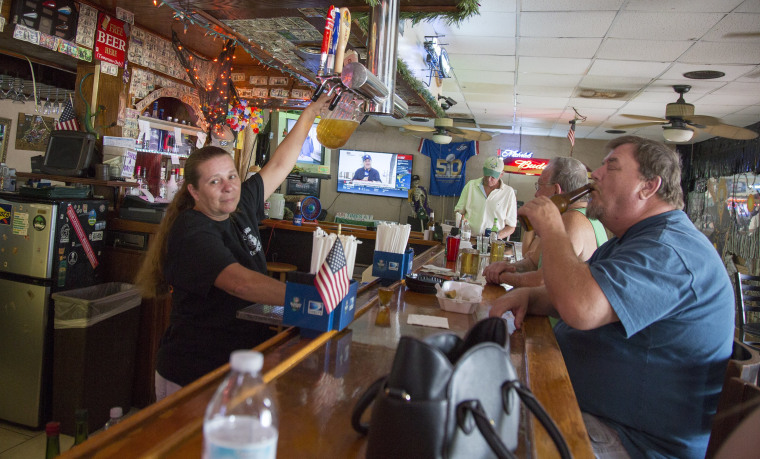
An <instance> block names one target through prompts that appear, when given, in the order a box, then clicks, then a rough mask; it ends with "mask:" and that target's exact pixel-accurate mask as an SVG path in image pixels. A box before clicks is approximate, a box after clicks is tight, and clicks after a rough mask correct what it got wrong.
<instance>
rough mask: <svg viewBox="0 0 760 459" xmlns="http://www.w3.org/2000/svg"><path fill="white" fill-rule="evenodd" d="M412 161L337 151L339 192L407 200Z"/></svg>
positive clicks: (397, 155) (393, 155)
mask: <svg viewBox="0 0 760 459" xmlns="http://www.w3.org/2000/svg"><path fill="white" fill-rule="evenodd" d="M367 159H368V161H367ZM413 160H414V156H412V155H406V154H400V153H383V152H377V151H362V150H340V152H339V156H338V192H340V193H356V194H368V195H372V196H385V197H390V198H404V199H407V198H408V197H409V187H410V186H411V183H412V162H413Z"/></svg>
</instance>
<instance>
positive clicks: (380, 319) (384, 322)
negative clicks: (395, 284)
mask: <svg viewBox="0 0 760 459" xmlns="http://www.w3.org/2000/svg"><path fill="white" fill-rule="evenodd" d="M391 298H393V289H392V288H388V287H380V288H378V289H377V299H378V301H379V303H380V307H379V308H378V309H377V316H376V317H375V325H376V326H378V327H390V326H391V310H390V308H389V305H390V304H391Z"/></svg>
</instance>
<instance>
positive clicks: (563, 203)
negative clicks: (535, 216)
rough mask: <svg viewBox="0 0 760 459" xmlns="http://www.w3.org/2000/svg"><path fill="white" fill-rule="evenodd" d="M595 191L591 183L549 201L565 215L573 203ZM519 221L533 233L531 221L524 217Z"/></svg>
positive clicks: (526, 229) (555, 196)
mask: <svg viewBox="0 0 760 459" xmlns="http://www.w3.org/2000/svg"><path fill="white" fill-rule="evenodd" d="M593 189H594V188H593V185H592V184H591V183H589V184H588V185H584V186H582V187H580V188H578V189H577V190H572V191H568V192H567V193H562V194H555V195H554V196H552V197H551V198H549V199H551V201H552V202H553V203H554V205H555V206H557V209H559V213H561V214H564V213H565V211H567V209H568V208H569V207H570V205H571V204H572V203H574V202H575V201H577V200H579V199H580V198H582V197H584V196H586V195H587V194H589V193H591V192H592V191H593ZM519 219H520V224H521V225H522V227H523V228H524V231H533V225H531V224H530V221H529V220H528V219H527V218H526V217H525V216H524V215H520V216H519Z"/></svg>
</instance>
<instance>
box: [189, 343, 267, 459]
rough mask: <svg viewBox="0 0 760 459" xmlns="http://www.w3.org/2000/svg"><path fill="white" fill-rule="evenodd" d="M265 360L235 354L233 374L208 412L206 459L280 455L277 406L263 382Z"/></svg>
mask: <svg viewBox="0 0 760 459" xmlns="http://www.w3.org/2000/svg"><path fill="white" fill-rule="evenodd" d="M263 364H264V356H262V355H261V353H259V352H256V351H234V352H233V353H232V354H231V356H230V367H231V370H232V371H230V374H229V375H228V376H227V378H226V379H225V380H224V382H222V384H221V385H220V386H219V388H218V389H217V391H216V393H215V394H214V397H213V398H212V399H211V402H209V404H208V407H207V408H206V417H205V419H204V422H203V458H204V459H215V458H222V457H224V458H242V457H245V458H251V459H274V458H275V457H276V455H277V437H278V430H277V421H278V419H277V406H276V403H275V399H274V396H273V393H272V392H271V389H270V388H269V387H268V386H267V385H266V384H264V382H263V380H262V379H261V367H262V366H263Z"/></svg>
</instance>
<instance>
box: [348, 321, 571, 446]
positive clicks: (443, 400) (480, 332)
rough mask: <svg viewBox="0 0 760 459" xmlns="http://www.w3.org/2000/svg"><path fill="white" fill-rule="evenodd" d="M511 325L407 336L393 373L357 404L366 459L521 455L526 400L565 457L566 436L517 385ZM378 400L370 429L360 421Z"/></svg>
mask: <svg viewBox="0 0 760 459" xmlns="http://www.w3.org/2000/svg"><path fill="white" fill-rule="evenodd" d="M508 346H509V333H508V331H507V323H506V321H505V320H504V319H502V318H499V317H490V318H487V319H484V320H481V321H480V322H478V323H477V324H475V326H474V327H473V328H472V329H471V330H470V331H469V332H468V333H467V335H466V336H465V337H464V339H462V338H460V337H458V336H457V335H455V334H453V333H440V334H435V335H431V336H428V337H426V338H424V339H417V338H413V337H410V336H403V337H402V338H401V340H400V341H399V345H398V348H397V349H396V355H395V357H394V359H393V364H392V366H391V371H390V373H388V375H387V376H384V377H382V378H380V379H378V380H377V381H375V382H374V383H373V384H372V385H371V386H370V387H368V388H367V390H366V391H365V392H364V394H363V395H362V396H361V397H360V399H359V400H358V401H357V403H356V405H355V406H354V410H353V413H352V416H351V425H352V426H353V428H354V429H355V430H356V431H357V432H359V433H362V434H367V435H368V438H367V458H370V459H372V458H383V459H385V458H390V457H392V458H414V459H420V458H467V459H476V458H485V457H489V458H490V457H494V456H496V457H499V458H512V457H515V456H514V454H513V452H514V451H515V449H517V443H518V432H519V423H520V406H521V405H520V400H522V402H523V403H525V405H526V406H527V407H528V409H529V410H530V411H531V412H532V413H533V414H534V415H535V416H536V418H537V419H538V420H539V421H540V422H541V424H542V425H543V426H544V428H545V429H546V431H547V432H548V433H549V435H550V436H551V438H552V440H553V441H554V444H555V445H556V446H557V449H558V451H559V452H560V456H561V457H563V458H569V457H572V456H571V454H570V451H569V449H568V446H567V443H566V442H565V439H564V437H563V436H562V433H561V432H560V431H559V429H558V428H557V426H556V425H555V424H554V421H552V419H551V417H550V416H549V415H548V414H547V413H546V411H545V410H544V409H543V407H542V406H541V404H540V403H539V402H538V400H536V398H535V397H534V396H533V394H532V393H531V392H530V390H528V389H527V388H525V387H523V386H522V385H521V384H520V382H519V381H518V379H517V373H516V372H515V369H514V367H513V366H512V362H511V360H510V357H509V348H508ZM373 402H374V405H373V407H372V413H371V415H370V421H369V424H366V423H363V422H362V416H363V414H364V412H365V411H366V410H367V408H368V407H369V406H370V404H372V403H373Z"/></svg>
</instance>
